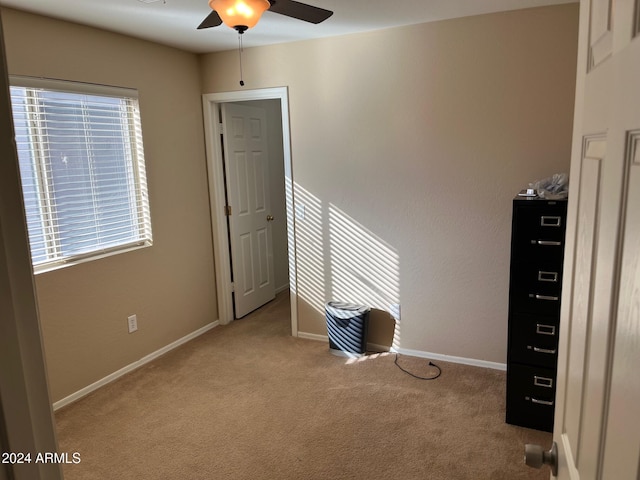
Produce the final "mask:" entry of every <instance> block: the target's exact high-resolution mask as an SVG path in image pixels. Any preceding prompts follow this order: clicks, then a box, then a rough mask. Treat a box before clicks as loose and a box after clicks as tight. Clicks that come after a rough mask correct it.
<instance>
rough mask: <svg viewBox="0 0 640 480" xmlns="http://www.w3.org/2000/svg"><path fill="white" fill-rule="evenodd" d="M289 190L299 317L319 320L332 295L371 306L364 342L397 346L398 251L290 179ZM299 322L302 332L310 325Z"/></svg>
mask: <svg viewBox="0 0 640 480" xmlns="http://www.w3.org/2000/svg"><path fill="white" fill-rule="evenodd" d="M288 190H290V189H288ZM288 193H289V192H288ZM293 193H294V194H295V199H296V201H295V204H294V205H293V215H295V220H296V253H297V255H296V259H297V278H296V280H295V283H292V285H291V288H292V289H294V291H295V292H296V294H297V295H298V298H299V299H300V300H302V301H303V302H304V305H301V308H300V318H301V319H303V317H306V316H309V315H311V316H313V317H315V318H316V319H318V320H315V321H316V322H318V321H319V320H322V321H323V319H324V306H325V303H326V302H328V301H330V300H335V301H341V302H350V303H356V304H359V305H365V306H367V307H370V308H371V314H370V317H369V318H370V320H369V334H368V342H369V343H370V344H374V345H376V346H380V347H383V348H387V349H388V348H390V347H392V348H394V349H397V348H400V341H401V338H400V329H401V323H400V320H399V304H400V259H399V256H398V253H397V251H396V250H395V249H394V248H393V247H391V246H390V245H388V244H387V243H385V242H384V241H383V240H382V239H381V238H380V237H378V236H376V235H375V234H373V233H372V232H371V231H370V230H367V229H366V228H365V227H364V226H363V225H362V224H361V223H359V222H358V221H357V220H355V219H354V218H353V217H350V216H349V215H347V214H346V213H345V212H344V211H342V210H341V209H340V208H338V207H337V206H336V205H334V204H332V203H326V202H323V201H322V200H321V199H320V198H318V197H317V196H315V195H313V194H312V193H311V192H309V191H308V190H306V189H305V188H303V187H302V186H300V185H299V184H297V183H295V184H294V186H293ZM301 323H302V322H301ZM323 325H324V323H323ZM301 327H302V328H301V330H303V331H304V330H305V329H308V328H310V327H311V326H310V325H309V324H308V322H307V323H306V324H305V325H301ZM315 327H316V328H314V330H315V329H317V324H316V325H315Z"/></svg>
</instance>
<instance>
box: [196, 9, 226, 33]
mask: <svg viewBox="0 0 640 480" xmlns="http://www.w3.org/2000/svg"><path fill="white" fill-rule="evenodd" d="M220 24H222V19H221V18H220V15H218V12H216V11H215V10H211V13H210V14H209V15H207V18H205V19H204V20H203V21H202V23H201V24H200V25H198V28H197V30H202V29H203V28H211V27H217V26H218V25H220Z"/></svg>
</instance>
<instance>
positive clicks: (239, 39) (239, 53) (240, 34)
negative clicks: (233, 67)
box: [238, 32, 244, 87]
mask: <svg viewBox="0 0 640 480" xmlns="http://www.w3.org/2000/svg"><path fill="white" fill-rule="evenodd" d="M242 33H243V32H238V56H239V57H240V86H241V87H244V80H242Z"/></svg>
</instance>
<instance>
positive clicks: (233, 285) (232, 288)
mask: <svg viewBox="0 0 640 480" xmlns="http://www.w3.org/2000/svg"><path fill="white" fill-rule="evenodd" d="M235 291H236V284H235V283H233V282H231V292H235Z"/></svg>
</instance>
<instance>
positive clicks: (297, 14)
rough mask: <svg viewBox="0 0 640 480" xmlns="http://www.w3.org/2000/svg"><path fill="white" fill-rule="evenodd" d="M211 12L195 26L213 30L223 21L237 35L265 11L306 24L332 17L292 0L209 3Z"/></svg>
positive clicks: (253, 24) (231, 0)
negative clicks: (212, 28)
mask: <svg viewBox="0 0 640 480" xmlns="http://www.w3.org/2000/svg"><path fill="white" fill-rule="evenodd" d="M209 6H210V7H211V8H212V9H213V11H212V12H211V13H210V14H209V15H207V17H206V18H205V19H204V21H203V22H202V23H201V24H200V25H199V26H198V30H201V29H203V28H211V27H217V26H218V25H220V24H222V23H223V22H224V24H225V25H227V26H229V27H231V28H233V29H234V30H236V31H237V32H238V33H244V32H245V31H246V30H247V29H249V28H252V27H254V26H255V25H256V24H257V23H258V20H260V16H261V15H262V13H263V12H264V11H265V10H269V11H270V12H273V13H279V14H280V15H285V16H287V17H291V18H295V19H297V20H303V21H305V22H309V23H316V24H317V23H321V22H324V21H325V20H326V19H327V18H329V17H330V16H331V15H333V12H332V11H330V10H325V9H324V8H319V7H314V6H313V5H308V4H306V3H301V2H296V1H294V0H209Z"/></svg>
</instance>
